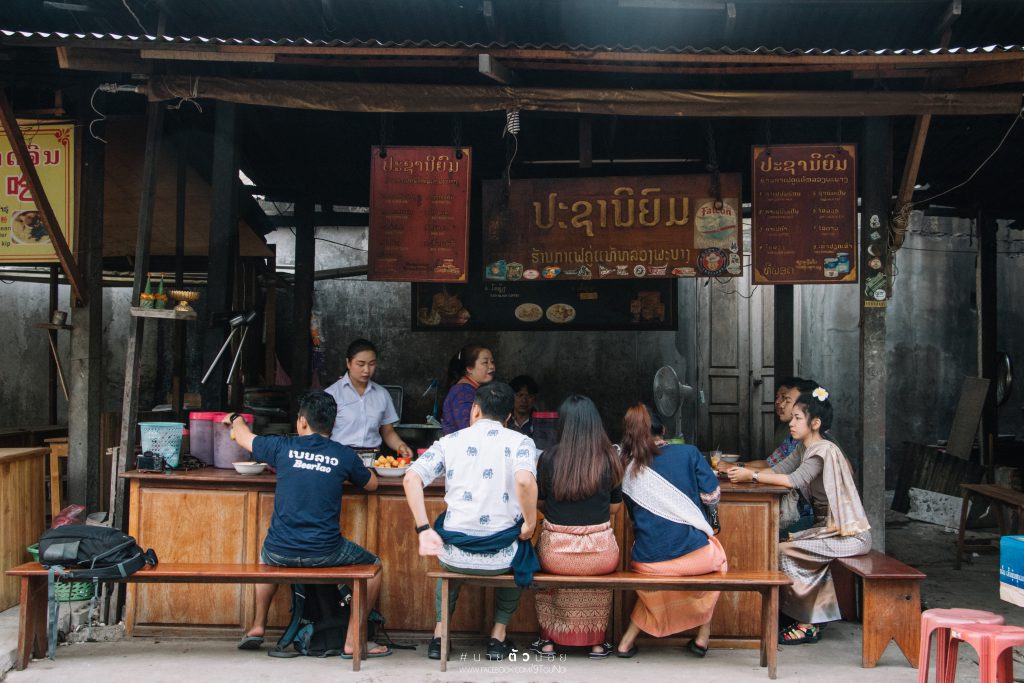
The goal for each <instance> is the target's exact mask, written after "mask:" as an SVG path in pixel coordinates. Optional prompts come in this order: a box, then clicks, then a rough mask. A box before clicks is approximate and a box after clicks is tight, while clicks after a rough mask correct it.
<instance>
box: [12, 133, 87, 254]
mask: <svg viewBox="0 0 1024 683" xmlns="http://www.w3.org/2000/svg"><path fill="white" fill-rule="evenodd" d="M20 126H21V132H22V135H24V136H25V144H26V145H27V146H28V154H29V157H31V159H32V163H33V165H34V166H35V168H36V172H37V173H38V174H39V181H40V182H41V183H42V184H43V189H44V190H45V192H46V197H47V198H48V199H49V200H50V206H51V207H52V208H53V213H54V215H55V216H56V217H57V223H58V224H59V225H60V230H61V232H62V233H64V239H65V240H67V243H68V246H69V247H70V248H71V251H72V252H73V251H74V250H75V223H74V216H75V213H74V208H75V125H74V124H73V123H52V122H46V123H43V122H33V121H22V122H21V123H20ZM57 261H58V259H57V254H56V252H55V251H54V249H53V244H52V243H51V242H50V236H49V235H48V234H47V232H46V227H45V226H44V225H43V220H42V218H41V214H40V212H39V210H38V209H37V208H36V204H35V199H34V198H33V197H32V192H31V191H30V190H29V187H28V181H27V180H26V179H25V177H24V174H23V173H22V171H21V167H20V166H19V165H18V160H17V159H16V158H15V156H14V149H13V147H12V145H11V141H10V139H9V138H8V137H7V133H6V132H5V131H3V128H2V127H0V263H56V262H57Z"/></svg>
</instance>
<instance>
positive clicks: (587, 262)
mask: <svg viewBox="0 0 1024 683" xmlns="http://www.w3.org/2000/svg"><path fill="white" fill-rule="evenodd" d="M719 182H720V199H716V198H715V196H714V194H713V193H712V185H713V181H712V177H711V176H709V175H679V176H623V177H608V178H537V179H530V180H513V181H512V182H511V183H510V184H509V185H508V186H506V184H505V182H504V181H500V180H495V181H485V182H484V183H483V211H484V243H483V256H484V263H483V266H484V279H486V280H492V281H494V280H497V281H516V280H538V279H539V280H590V279H595V280H598V279H606V280H614V279H619V280H622V279H643V278H657V277H695V276H715V277H736V276H739V275H742V274H743V255H742V249H741V246H742V239H741V237H740V223H741V213H740V211H741V206H740V190H741V187H742V183H741V178H740V176H739V174H722V175H721V176H720V179H719Z"/></svg>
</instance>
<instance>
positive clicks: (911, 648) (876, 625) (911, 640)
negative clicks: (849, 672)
mask: <svg viewBox="0 0 1024 683" xmlns="http://www.w3.org/2000/svg"><path fill="white" fill-rule="evenodd" d="M863 586H864V588H863V592H864V607H863V619H862V624H863V626H864V644H863V650H862V661H861V665H862V666H863V667H865V668H871V667H873V666H875V664H877V663H878V660H879V658H881V656H882V653H883V652H885V648H886V647H888V645H889V641H890V640H895V641H896V645H898V646H899V648H900V651H901V652H902V653H903V656H904V657H906V658H907V661H908V662H909V663H910V666H912V667H914V668H917V659H918V654H919V652H920V647H921V582H920V581H919V580H899V579H864V583H863Z"/></svg>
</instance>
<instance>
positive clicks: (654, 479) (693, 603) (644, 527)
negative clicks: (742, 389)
mask: <svg viewBox="0 0 1024 683" xmlns="http://www.w3.org/2000/svg"><path fill="white" fill-rule="evenodd" d="M663 433H664V427H663V426H662V424H661V421H660V420H658V419H657V417H656V416H655V415H654V414H653V413H652V411H650V410H649V409H648V408H647V406H645V405H643V404H637V405H635V406H633V407H632V408H630V409H629V410H628V411H626V417H625V419H624V420H623V430H622V455H623V456H624V458H625V461H626V471H625V475H624V477H623V480H622V496H623V498H624V500H625V502H626V509H627V510H628V511H629V516H630V518H631V519H632V520H633V533H634V536H635V541H634V543H633V550H632V556H631V563H630V568H631V569H632V570H633V571H634V572H638V573H642V574H658V575H662V576H693V575H697V574H707V573H709V572H716V571H725V570H727V569H728V562H727V561H726V556H725V549H723V548H722V544H721V543H719V541H718V539H717V538H715V537H714V531H713V530H712V528H711V526H710V525H709V524H708V522H707V520H706V519H705V518H704V513H703V510H702V508H701V505H702V504H704V505H714V504H717V503H718V499H719V497H720V495H721V491H720V489H719V487H718V477H717V476H716V475H715V473H714V472H712V471H711V466H710V465H708V463H707V461H706V460H705V459H704V456H703V455H701V453H700V451H698V450H697V449H696V448H694V447H693V446H686V445H675V444H666V443H665V442H664V441H663V440H662V438H661V437H662V434H663ZM636 595H637V603H636V607H634V608H633V613H632V614H631V615H630V623H629V628H627V629H626V632H625V633H624V634H623V636H622V640H620V641H619V645H618V647H617V648H616V651H615V654H616V655H617V656H619V657H632V656H633V655H635V654H636V652H637V647H636V645H635V644H634V643H635V642H636V637H637V636H638V635H639V634H640V632H641V631H643V632H644V633H647V634H649V635H652V636H655V637H658V638H660V637H663V636H668V635H672V634H673V633H680V632H682V631H688V630H690V629H693V628H696V629H697V635H696V636H694V637H693V638H692V639H691V640H690V642H689V645H688V647H689V650H690V652H692V653H693V654H694V655H696V656H698V657H703V656H704V655H706V654H707V651H708V641H709V640H710V638H711V615H712V614H713V613H714V610H715V604H716V603H717V602H718V591H701V592H686V591H637V592H636Z"/></svg>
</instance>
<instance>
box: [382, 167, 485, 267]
mask: <svg viewBox="0 0 1024 683" xmlns="http://www.w3.org/2000/svg"><path fill="white" fill-rule="evenodd" d="M470 177H471V176H470V149H469V148H468V147H463V148H461V149H455V148H452V147H387V148H386V149H385V151H384V155H383V156H382V155H381V148H380V147H372V148H371V152H370V237H369V254H368V259H369V261H368V266H369V272H368V275H367V278H368V279H370V280H389V281H393V282H465V281H466V268H467V256H468V253H469V245H468V240H469V181H470Z"/></svg>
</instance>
